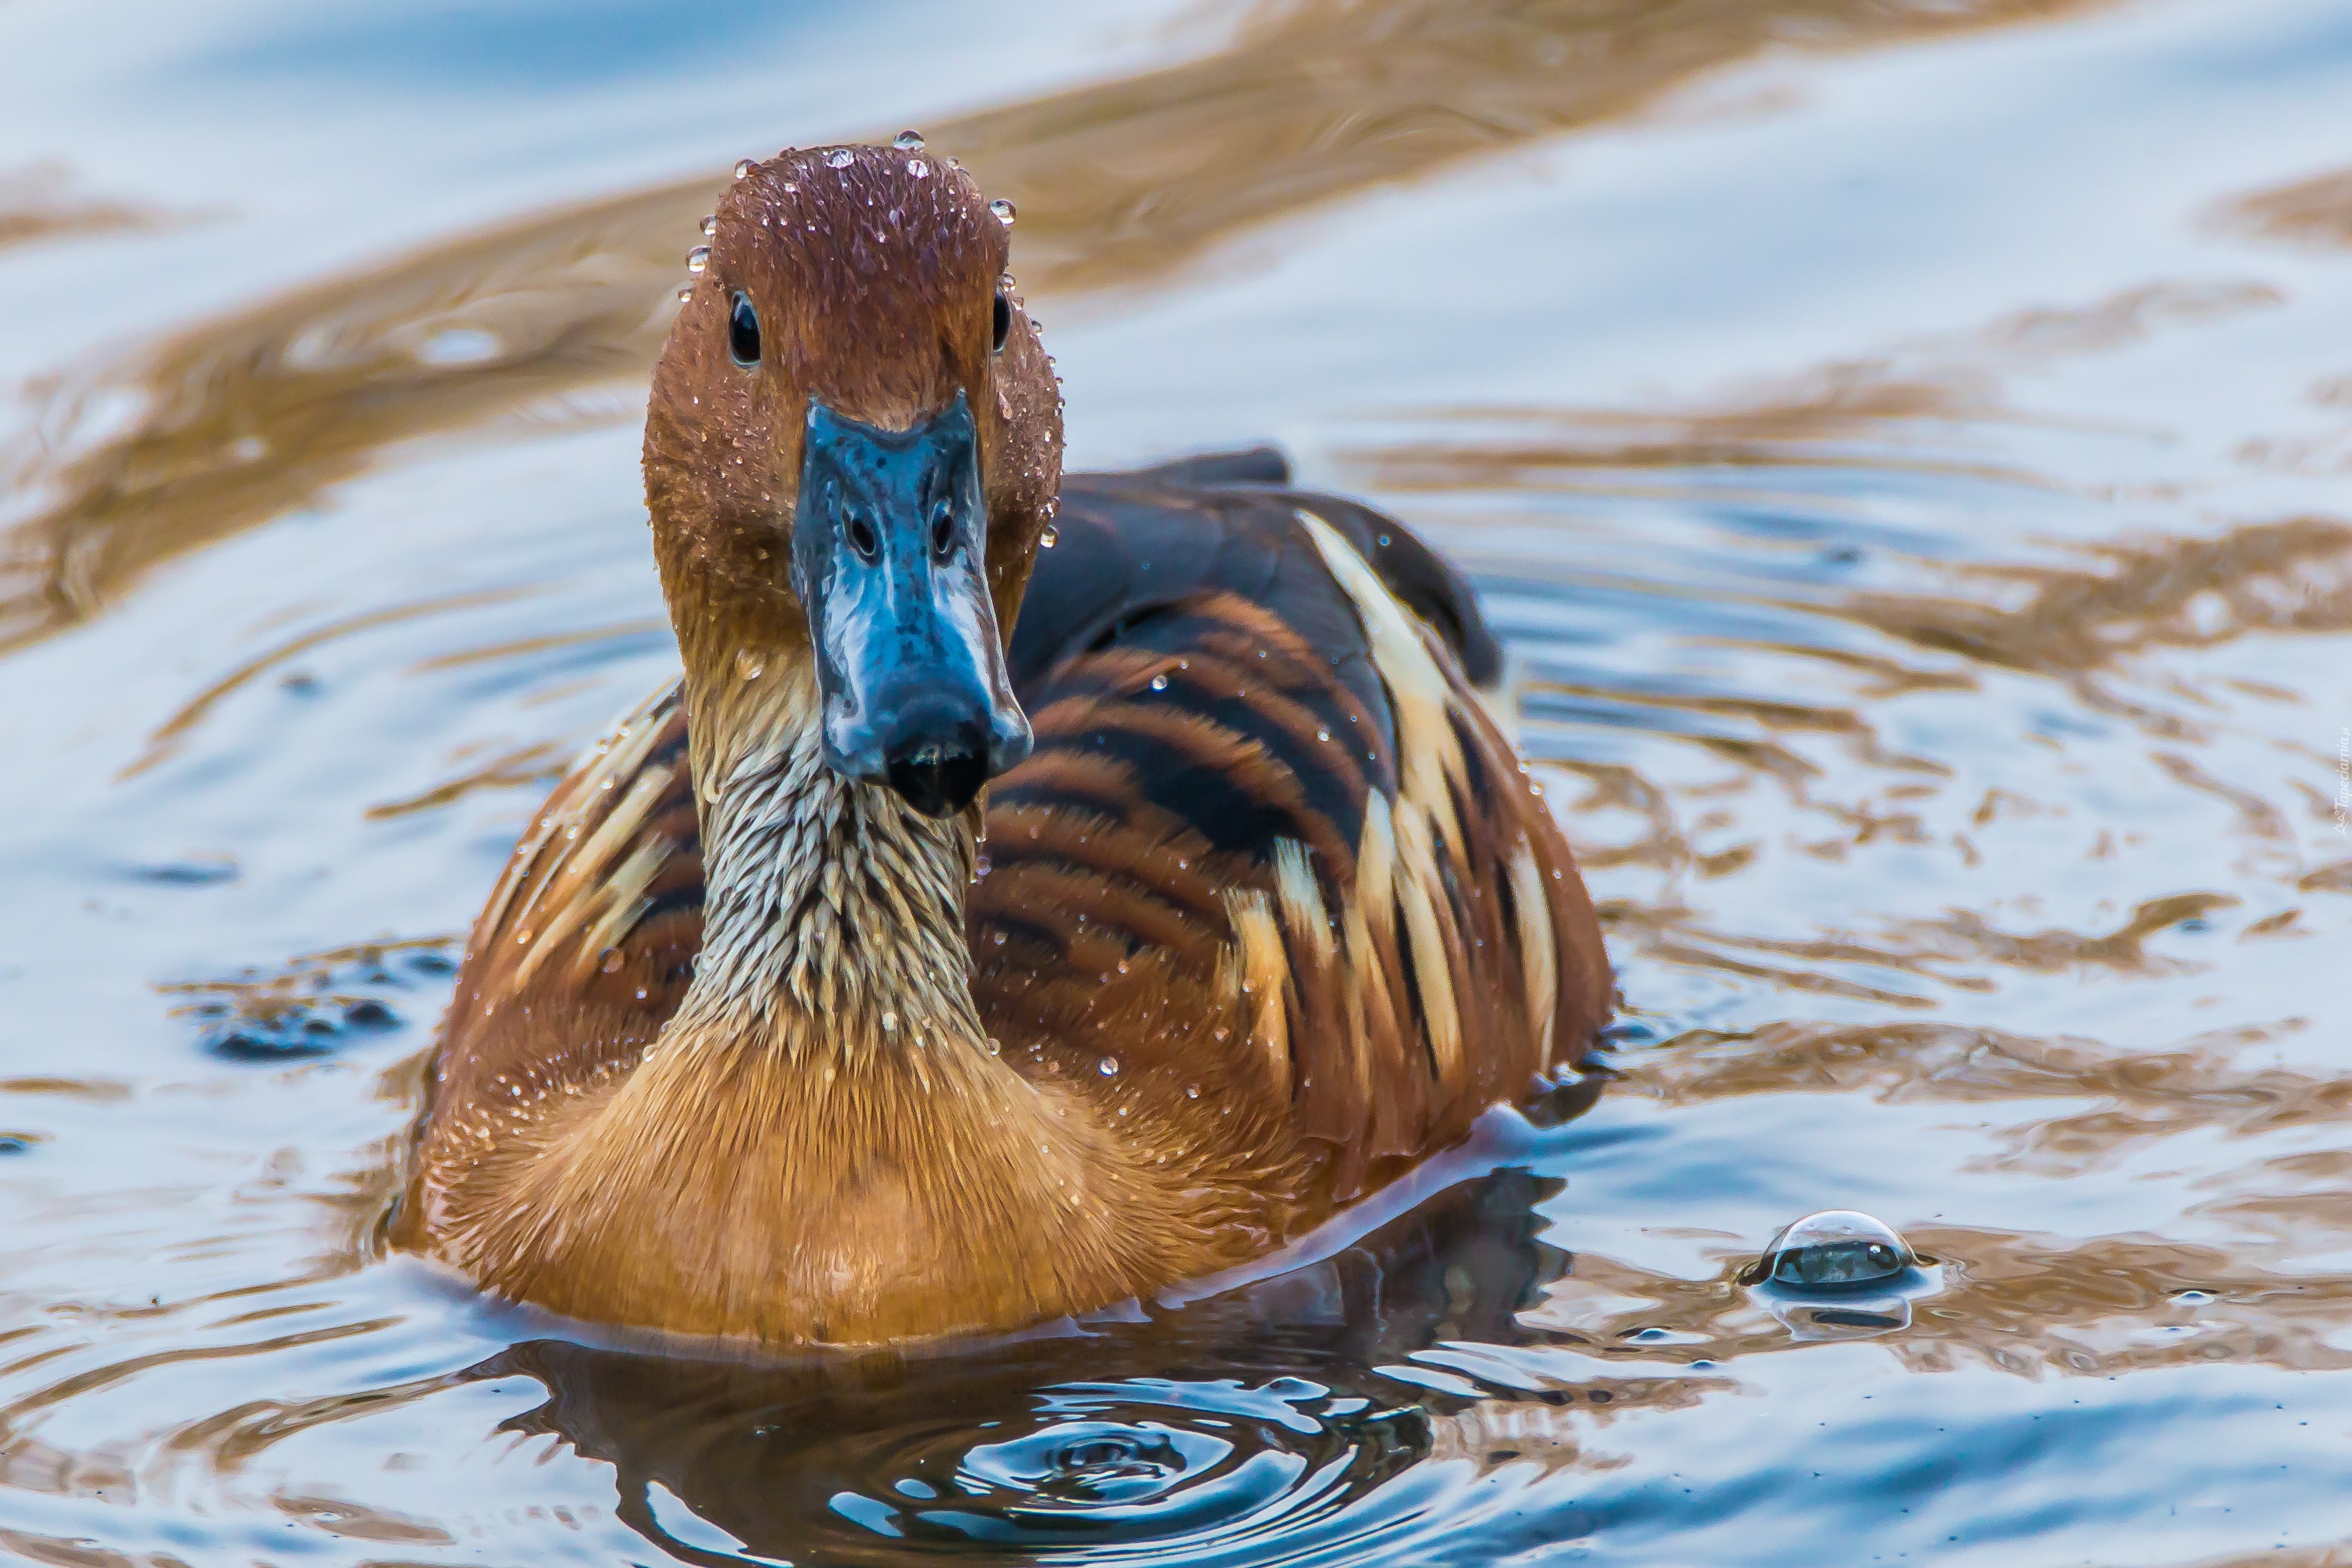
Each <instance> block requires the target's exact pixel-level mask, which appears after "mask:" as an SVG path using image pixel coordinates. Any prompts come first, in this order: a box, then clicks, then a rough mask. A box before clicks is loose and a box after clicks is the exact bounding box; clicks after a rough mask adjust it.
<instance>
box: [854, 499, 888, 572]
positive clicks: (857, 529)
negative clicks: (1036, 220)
mask: <svg viewBox="0 0 2352 1568" xmlns="http://www.w3.org/2000/svg"><path fill="white" fill-rule="evenodd" d="M849 548H850V549H854V550H856V552H857V559H860V560H862V561H864V562H866V564H867V565H868V566H871V565H872V564H873V563H874V562H876V561H877V560H880V559H882V541H881V540H880V539H877V538H875V537H874V525H873V524H872V523H869V522H867V521H866V515H865V514H864V513H863V512H853V513H851V514H850V517H849Z"/></svg>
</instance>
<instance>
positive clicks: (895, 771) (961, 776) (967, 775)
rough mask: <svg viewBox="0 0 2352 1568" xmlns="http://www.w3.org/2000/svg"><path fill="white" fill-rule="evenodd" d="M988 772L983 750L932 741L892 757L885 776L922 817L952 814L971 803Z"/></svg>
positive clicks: (900, 797)
mask: <svg viewBox="0 0 2352 1568" xmlns="http://www.w3.org/2000/svg"><path fill="white" fill-rule="evenodd" d="M988 772H989V768H988V756H987V754H986V753H985V752H984V751H982V750H980V749H978V748H976V747H965V746H956V745H952V744H950V745H940V744H938V743H936V742H935V743H931V744H929V745H925V746H921V747H916V748H915V749H914V750H912V751H909V752H908V753H907V754H906V755H905V756H903V757H894V758H891V759H890V762H889V767H888V769H887V777H888V779H889V780H890V788H891V789H896V790H897V791H898V796H899V799H901V800H905V801H906V802H907V804H908V805H909V806H912V807H913V808H915V810H918V811H920V812H921V813H922V814H923V815H924V816H926V817H951V816H953V815H955V814H956V813H957V812H958V811H961V810H963V809H964V808H965V807H966V806H969V805H971V802H972V800H973V799H974V798H975V797H976V796H978V795H979V793H980V787H981V786H982V784H985V783H987V782H988Z"/></svg>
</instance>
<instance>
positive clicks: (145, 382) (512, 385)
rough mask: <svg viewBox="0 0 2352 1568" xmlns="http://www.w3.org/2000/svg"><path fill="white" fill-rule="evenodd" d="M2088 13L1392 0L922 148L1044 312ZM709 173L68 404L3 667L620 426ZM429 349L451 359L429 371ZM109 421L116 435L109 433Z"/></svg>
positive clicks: (260, 310)
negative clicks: (1683, 121) (520, 429)
mask: <svg viewBox="0 0 2352 1568" xmlns="http://www.w3.org/2000/svg"><path fill="white" fill-rule="evenodd" d="M2083 3H2084V0H1972V3H1965V4H1958V5H1939V6H1937V7H1935V8H1933V9H1927V10H1903V9H1896V10H1889V9H1887V8H1885V7H1883V6H1880V5H1872V4H1867V3H1865V0H1710V3H1709V4H1707V5H1704V6H1701V7H1698V8H1696V10H1692V9H1691V8H1688V7H1685V9H1684V10H1683V11H1678V12H1676V13H1675V14H1673V15H1672V16H1670V17H1666V16H1662V17H1659V18H1655V19H1652V18H1649V17H1647V16H1644V14H1643V13H1644V9H1645V8H1643V7H1641V6H1638V5H1622V4H1617V3H1614V0H1601V3H1594V4H1587V5H1565V6H1557V7H1535V8H1529V7H1527V6H1524V5H1519V4H1517V3H1516V0H1479V3H1477V4H1469V5H1465V4H1461V3H1459V0H1412V3H1411V4H1401V5H1389V6H1386V7H1384V9H1383V14H1382V16H1381V21H1380V24H1379V25H1378V26H1368V25H1367V21H1366V18H1365V17H1364V16H1361V15H1360V13H1359V11H1358V9H1357V8H1356V7H1354V6H1352V5H1343V4H1330V3H1328V0H1304V3H1297V4H1283V5H1273V6H1269V7H1266V8H1265V9H1263V10H1261V11H1259V12H1257V13H1256V14H1255V15H1253V16H1250V17H1249V18H1248V20H1247V21H1245V22H1244V25H1243V26H1242V27H1241V28H1240V30H1239V31H1238V33H1237V35H1236V36H1235V37H1234V40H1233V42H1232V44H1231V45H1230V47H1227V48H1225V49H1223V50H1222V51H1219V52H1217V53H1215V54H1213V55H1211V56H1210V57H1207V58H1205V59H1202V60H1198V61H1193V62H1190V63H1187V64H1184V65H1180V66H1175V67H1172V68H1169V69H1167V70H1163V71H1159V72H1153V73H1150V74H1146V75H1143V76H1139V77H1132V78H1125V79H1122V80H1118V81H1114V82H1107V83H1103V84H1100V85H1097V86H1093V87H1087V88H1082V89H1076V90H1074V91H1071V92H1068V93H1065V94H1060V95H1056V96H1053V97H1048V98H1045V99H1039V100H1036V101H1034V102H1031V103H1024V104H1016V105H1012V106H1008V107H1006V108H1003V109H1000V110H987V111H983V112H982V113H979V114H975V115H969V116H965V117H962V118H960V119H956V120H950V121H948V122H946V123H943V124H934V125H930V126H927V127H926V128H925V130H926V131H927V133H928V135H929V141H930V144H931V145H932V146H933V147H934V148H935V149H936V150H937V151H938V152H940V155H941V156H949V155H959V156H961V158H962V159H963V161H964V162H967V163H969V164H970V165H971V168H972V169H973V171H974V172H976V173H977V174H978V175H979V177H980V178H981V180H982V183H983V184H984V185H986V186H987V188H988V189H989V190H990V191H992V192H1001V193H1003V194H1005V195H1006V196H1009V197H1011V198H1012V199H1013V200H1014V201H1015V202H1016V203H1017V204H1018V205H1019V207H1020V209H1021V212H1022V214H1023V215H1022V221H1021V226H1020V229H1019V234H1018V238H1017V240H1016V249H1015V254H1014V263H1015V266H1016V267H1017V268H1018V269H1019V271H1020V273H1021V276H1022V277H1023V280H1024V287H1025V288H1026V290H1027V291H1028V292H1029V293H1030V294H1031V295H1033V296H1039V297H1043V298H1048V299H1050V298H1053V297H1055V296H1057V295H1069V294H1076V293H1085V292H1092V291H1097V290H1102V289H1107V288H1113V287H1132V286H1135V285H1139V284H1145V283H1150V282H1152V281H1155V280H1158V279H1160V278H1163V277H1166V276H1167V275H1168V274H1169V273H1170V272H1171V271H1172V270H1174V269H1177V268H1180V267H1183V266H1185V265H1187V264H1189V263H1192V262H1193V261H1196V260H1197V259H1199V258H1200V257H1201V256H1202V255H1203V254H1204V253H1206V252H1207V251H1208V250H1210V249H1211V248H1212V247H1213V246H1217V245H1220V244H1222V243H1224V242H1226V241H1228V240H1230V239H1231V238H1232V237H1233V236H1234V235H1237V234H1239V233H1242V232H1244V231H1247V230H1249V229H1253V228H1255V227H1258V226H1261V225H1265V224H1267V223H1270V222H1273V221H1275V220H1277V219H1280V218H1283V217H1286V216H1290V215H1292V214H1297V213H1299V212H1301V211H1304V210H1307V209H1309V208H1312V207H1315V206H1318V205H1321V204H1328V203H1330V202H1333V201H1335V200H1338V199H1339V198H1341V197H1345V196H1348V195H1350V194H1354V193H1360V192H1362V191H1365V190H1367V189H1370V188H1373V187H1377V186H1380V185H1382V184H1386V183H1393V182H1397V181H1402V180H1407V179H1411V178H1413V177H1416V176H1421V175H1426V174H1428V173H1431V172H1433V171H1435V170H1438V169H1440V168H1443V167H1444V166H1445V165H1447V164H1451V163H1455V162H1461V161H1464V160H1466V159H1470V158H1474V157H1478V156H1481V155H1491V154H1494V153H1496V152H1504V151H1507V150H1508V149H1510V148H1513V147H1517V146H1523V145H1526V144H1528V143H1530V142H1533V141H1536V140H1538V138H1541V137H1545V136H1549V135H1554V134H1557V133H1559V132H1560V131H1566V130H1569V129H1570V128H1573V127H1576V126H1579V125H1587V124H1591V123H1594V122H1596V121H1601V120H1610V119H1614V118H1618V117H1621V116H1622V115H1625V114H1627V113H1629V112H1632V111H1635V110H1641V109H1643V108H1646V107H1649V106H1650V105H1652V104H1654V103H1656V102H1657V101H1658V100H1660V99H1662V98H1664V96H1665V95H1666V94H1668V93H1669V92H1671V91H1673V90H1674V89H1676V88H1679V87H1682V86H1685V85H1686V84H1688V83H1689V82H1691V81H1692V80H1693V79H1694V78H1696V77H1698V76H1700V75H1701V74H1702V73H1705V72H1707V71H1710V70H1714V69H1717V68H1721V67H1723V66H1725V65H1727V64H1728V63H1731V62H1734V61H1737V60H1740V59H1742V58H1746V57H1752V56H1755V55H1757V54H1759V53H1762V52H1764V51H1766V50H1768V49H1771V48H1775V47H1786V46H1787V45H1788V44H1789V43H1790V42H1791V41H1801V42H1802V43H1803V44H1804V45H1805V46H1806V47H1813V48H1847V47H1858V46H1864V45H1868V44H1873V43H1889V42H1895V41H1899V40H1903V39H1906V38H1914V37H1932V36H1936V35H1939V34H1945V33H1951V32H1961V31H1967V30H1970V29H1974V28H1979V27H1985V26H2000V25H2005V24H2011V23H2015V22H2020V21H2025V20H2032V19H2035V18H2039V17H2047V16H2058V15H2063V14H2064V13H2066V12H2068V11H2071V10H2074V9H2076V8H2077V7H2078V5H2081V4H2083ZM1465 104H1475V105H1476V106H1478V107H1477V109H1476V110H1475V112H1465V110H1464V109H1463V108H1462V106H1463V105H1465ZM843 134H845V135H853V136H854V135H857V134H860V132H859V131H857V130H856V128H852V127H845V128H843ZM863 134H864V135H866V136H869V137H879V136H886V135H887V134H888V131H886V130H882V129H879V128H867V129H866V131H864V132H863ZM725 177H726V176H725V174H724V173H723V172H720V171H716V170H714V171H712V172H710V173H709V174H707V175H704V176H700V177H697V178H694V179H690V180H684V181H680V182H677V183H674V184H669V185H665V186H661V187H659V188H656V189H652V190H647V191H643V192H638V193H631V194H626V195H622V196H617V197H613V198H609V199H605V200H601V201H597V202H593V203H589V204H583V205H581V206H577V207H572V208H569V209H564V210H560V211H555V212H551V213H547V214H538V215H534V216H532V217H530V218H527V219H524V220H522V221H520V222H517V223H514V224H511V225H504V226H501V227H499V228H497V229H494V230H491V231H489V232H488V233H485V234H480V235H467V236H465V237H462V238H459V239H456V240H452V241H449V242H446V243H443V244H440V245H436V246H428V247H425V248H424V249H422V250H419V251H417V252H415V253H413V254H411V255H409V256H403V257H399V258H396V259H394V260H391V261H388V262H386V263H385V264H383V265H382V266H379V267H371V268H369V269H367V270H365V271H362V272H360V273H357V274H354V275H352V276H350V277H341V278H337V279H333V280H331V281H328V282H325V283H322V284H320V285H318V286H316V287H310V288H306V289H302V290H299V291H297V292H295V293H293V294H291V295H289V296H287V297H284V298H278V299H275V300H271V301H268V302H266V303H264V304H262V305H259V306H257V307H256V308H252V309H250V310H247V311H245V312H241V313H239V314H236V315H233V316H230V317H227V318H225V319H220V320H217V321H213V322H208V323H206V324H205V325H203V326H201V327H198V328H196V329H193V330H191V331H189V332H187V333H184V334H182V335H180V336H178V337H176V338H174V339H173V340H169V341H167V342H164V343H162V344H159V345H156V346H154V347H153V348H152V349H151V350H147V351H145V352H144V353H142V354H141V355H139V356H138V357H137V358H136V359H134V360H133V361H131V362H130V363H128V364H126V365H123V366H121V367H120V368H119V369H118V370H116V371H110V372H105V373H101V374H100V375H99V376H97V377H95V378H90V379H87V380H78V381H76V382H71V383H68V384H67V385H64V386H61V387H60V388H58V390H57V391H56V392H54V393H53V394H51V396H50V398H49V406H48V407H47V408H46V409H45V410H43V411H42V413H40V415H39V416H38V417H39V421H40V424H41V427H42V430H43V436H42V440H41V442H40V444H39V446H38V447H37V449H36V452H37V453H42V454H46V453H60V454H67V456H66V457H64V459H63V460H62V461H58V460H54V459H50V458H48V457H47V456H45V455H44V456H37V455H36V452H26V453H20V454H19V455H18V459H17V462H16V465H15V466H16V469H17V473H16V476H15V483H16V488H17V489H18V490H19V491H20V492H21V495H20V498H19V499H18V501H17V504H16V507H9V508H7V509H6V510H5V511H0V520H5V521H7V522H8V523H9V528H8V532H7V534H6V536H5V538H0V648H5V647H8V646H11V645H14V644H16V643H21V642H22V641H24V640H26V639H27V638H31V637H37V636H39V635H41V634H43V633H44V632H47V631H50V630H54V629H55V628H56V627H58V626H59V625H64V624H68V623H70V622H75V621H79V620H80V619H83V618H85V617H86V616H88V615H89V614H90V613H91V612H93V611H94V610H96V609H97V608H98V607H99V606H100V605H101V604H103V603H104V602H106V601H109V600H110V599H111V598H112V597H113V596H114V595H115V594H117V593H118V592H120V591H121V589H122V588H123V587H124V586H126V585H127V584H128V583H130V582H131V581H132V580H135V579H136V578H137V577H138V576H139V575H140V574H142V572H144V571H145V570H149V569H150V568H152V567H153V566H154V565H156V564H157V563H159V562H161V561H163V560H166V559H171V558H173V557H174V556H177V555H179V554H182V553H184V552H185V551H187V550H191V549H201V548H203V547H204V546H205V545H208V544H211V543H214V542H215V541H217V540H220V539H222V538H227V537H229V536H230V535H232V534H234V533H236V532H237V531H239V530H241V529H244V528H250V527H252V526H253V525H254V524H256V523H258V522H260V521H262V520H263V519H265V518H267V517H273V516H278V515H280V514H283V513H285V512H287V511H289V510H291V509H294V508H295V507H299V506H302V505H304V504H305V503H307V502H309V501H310V499H312V498H313V497H316V496H317V495H318V494H319V492H320V491H321V490H322V489H324V488H326V487H327V486H331V485H334V484H336V483H338V482H340V481H342V480H345V479H348V478H350V477H352V476H353V475H355V474H357V473H359V472H361V471H362V468H363V467H364V466H365V465H366V464H367V463H368V462H369V461H370V460H371V459H372V457H373V455H374V454H376V453H379V452H381V451H382V450H383V449H384V448H386V447H388V446H391V445H394V444H397V443H401V442H404V441H410V440H415V439H416V438H419V437H422V436H425V435H428V434H438V433H444V432H450V431H458V430H465V429H468V428H472V427H475V426H478V425H480V424H482V423H484V422H486V421H492V420H498V419H507V420H522V421H527V422H530V423H548V422H554V423H565V422H571V421H576V420H581V419H590V420H595V419H615V418H626V417H628V416H629V413H630V410H631V408H632V407H633V400H632V399H629V398H626V397H624V398H620V399H617V400H614V399H611V398H596V397H593V396H591V397H589V398H588V399H587V400H586V401H585V402H583V401H580V398H581V394H583V393H587V392H591V391H592V390H593V389H596V388H599V387H603V386H606V385H609V384H610V383H613V382H620V381H625V380H628V379H631V378H635V377H638V376H641V375H642V374H644V373H645V371H646V370H647V368H648V367H649V366H650V365H651V363H652V361H653V357H654V354H655V352H656V350H657V349H658V348H659V346H660V342H661V339H662V336H663V334H664V333H666V332H667V329H668V326H669V319H670V314H671V311H672V310H673V309H674V308H675V306H674V303H673V301H672V298H671V293H672V290H673V289H674V288H675V287H676V285H677V281H678V278H679V277H680V276H681V275H680V273H679V270H678V269H679V267H680V266H681V265H682V264H681V263H680V261H679V259H678V258H679V257H680V256H683V255H684V253H685V251H686V249H687V247H688V246H690V245H691V244H692V243H693V236H694V234H695V232H696V230H695V225H696V224H697V222H698V218H699V215H700V214H702V213H704V212H706V211H708V210H709V206H710V204H711V201H712V199H713V197H714V196H715V194H716V193H717V192H718V191H719V189H720V187H721V186H722V184H723V183H724V181H725ZM452 343H463V344H465V345H467V351H466V352H464V353H461V354H459V355H457V357H455V358H452V357H451V356H450V355H449V354H448V353H446V352H443V351H441V350H442V349H444V348H446V346H447V345H450V344H452ZM126 398H128V399H129V400H130V401H131V402H132V404H133V405H134V406H135V408H136V410H137V412H136V413H135V414H133V415H132V416H131V423H130V428H129V429H128V430H127V431H123V432H114V431H110V429H109V428H108V427H109V425H110V423H117V422H119V421H120V420H121V409H122V404H123V402H124V401H125V400H126ZM85 433H94V434H85ZM24 496H30V497H35V499H34V500H33V502H32V503H31V504H30V505H29V506H28V505H27V503H26V500H25V499H23V498H22V497H24ZM10 512H20V513H22V512H29V515H21V516H18V517H14V518H11V517H9V515H8V514H9V513H10Z"/></svg>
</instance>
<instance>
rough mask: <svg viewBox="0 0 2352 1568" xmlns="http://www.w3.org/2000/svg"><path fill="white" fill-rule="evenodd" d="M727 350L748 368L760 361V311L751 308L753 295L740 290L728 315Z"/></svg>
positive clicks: (738, 362) (737, 361) (740, 363)
mask: <svg viewBox="0 0 2352 1568" xmlns="http://www.w3.org/2000/svg"><path fill="white" fill-rule="evenodd" d="M727 351H728V352H729V353H730V354H732V355H734V356H735V362H736V363H737V364H739V365H741V366H743V367H744V368H745V369H746V370H748V369H750V368H751V366H753V365H756V364H758V363H759V362H760V313H759V312H758V311H757V310H754V309H752V308H751V296H750V295H748V294H745V293H743V292H741V291H740V290H738V291H737V292H736V295H735V308H733V309H732V310H730V311H729V312H728V315H727Z"/></svg>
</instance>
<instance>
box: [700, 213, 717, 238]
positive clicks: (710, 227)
mask: <svg viewBox="0 0 2352 1568" xmlns="http://www.w3.org/2000/svg"><path fill="white" fill-rule="evenodd" d="M718 232H719V218H718V215H717V214H712V215H710V216H709V217H707V218H704V219H703V220H702V237H703V238H705V239H709V237H710V236H711V235H715V234H717V233H718Z"/></svg>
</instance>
